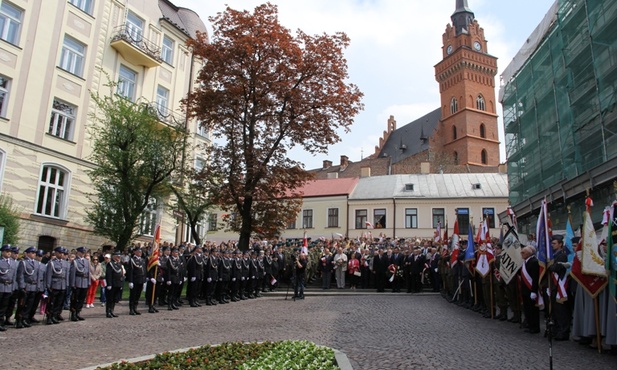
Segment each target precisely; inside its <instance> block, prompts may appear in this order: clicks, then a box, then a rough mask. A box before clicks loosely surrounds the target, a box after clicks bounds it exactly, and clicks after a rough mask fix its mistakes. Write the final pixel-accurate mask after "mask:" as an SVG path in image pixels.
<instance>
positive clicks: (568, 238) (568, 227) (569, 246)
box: [564, 217, 574, 274]
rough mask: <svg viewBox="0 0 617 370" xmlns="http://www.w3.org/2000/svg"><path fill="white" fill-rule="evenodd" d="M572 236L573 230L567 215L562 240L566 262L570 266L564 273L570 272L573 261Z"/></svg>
mask: <svg viewBox="0 0 617 370" xmlns="http://www.w3.org/2000/svg"><path fill="white" fill-rule="evenodd" d="M572 238H574V231H573V230H572V223H571V222H570V217H568V222H567V223H566V236H565V238H564V239H565V240H564V244H565V246H566V253H567V255H568V263H569V264H570V267H568V270H567V272H566V274H570V271H571V270H572V263H573V262H574V246H573V245H572Z"/></svg>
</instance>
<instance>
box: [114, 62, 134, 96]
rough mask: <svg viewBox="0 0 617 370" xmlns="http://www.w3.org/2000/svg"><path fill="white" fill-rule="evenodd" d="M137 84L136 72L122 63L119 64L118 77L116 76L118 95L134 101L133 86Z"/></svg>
mask: <svg viewBox="0 0 617 370" xmlns="http://www.w3.org/2000/svg"><path fill="white" fill-rule="evenodd" d="M136 85H137V72H134V71H133V70H131V69H130V68H127V67H125V66H123V65H121V66H120V77H119V78H118V91H117V93H118V95H120V96H122V97H124V98H127V99H129V100H130V101H135V86H136Z"/></svg>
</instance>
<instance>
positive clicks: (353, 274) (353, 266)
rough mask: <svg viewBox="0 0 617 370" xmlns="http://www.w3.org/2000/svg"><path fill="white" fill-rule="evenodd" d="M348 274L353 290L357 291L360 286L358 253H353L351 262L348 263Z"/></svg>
mask: <svg viewBox="0 0 617 370" xmlns="http://www.w3.org/2000/svg"><path fill="white" fill-rule="evenodd" d="M347 273H349V284H350V285H351V289H353V290H355V289H356V287H357V285H358V280H359V279H360V277H359V276H358V275H359V274H360V260H358V258H357V256H356V253H351V255H350V259H349V262H348V263H347Z"/></svg>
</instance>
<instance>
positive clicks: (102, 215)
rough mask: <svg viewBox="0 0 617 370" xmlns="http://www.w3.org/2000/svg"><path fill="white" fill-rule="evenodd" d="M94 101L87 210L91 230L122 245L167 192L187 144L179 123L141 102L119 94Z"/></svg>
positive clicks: (130, 237) (131, 238) (117, 244)
mask: <svg viewBox="0 0 617 370" xmlns="http://www.w3.org/2000/svg"><path fill="white" fill-rule="evenodd" d="M92 99H93V100H94V102H95V103H96V105H97V108H98V109H97V114H96V115H94V116H93V118H94V120H95V124H94V125H92V126H91V127H90V133H91V135H92V143H93V144H92V155H91V157H90V160H91V161H92V162H94V164H95V165H96V167H95V168H94V169H92V170H90V171H89V173H88V175H89V176H90V179H91V181H92V186H93V189H94V192H93V193H92V194H90V200H91V202H92V205H91V207H90V208H89V209H87V210H86V213H87V221H88V222H89V223H90V224H91V225H92V226H93V227H94V232H95V233H96V234H98V235H102V236H105V237H107V238H109V239H110V240H111V241H113V242H115V243H116V248H117V249H123V248H124V247H126V246H127V245H128V244H129V243H130V242H131V241H132V240H133V239H134V238H135V237H136V236H137V232H138V226H139V220H140V216H141V215H142V213H143V212H144V210H145V209H146V208H147V207H148V204H149V202H151V200H152V199H154V198H159V199H160V198H162V197H165V196H167V195H168V194H169V187H168V184H169V182H170V179H171V176H172V174H173V173H174V171H175V170H176V169H177V168H178V167H179V166H180V162H181V157H182V155H181V154H182V150H183V148H184V146H185V145H186V130H185V127H184V125H183V124H172V125H169V124H166V123H164V122H162V121H161V120H160V119H159V117H158V115H157V111H156V109H153V107H152V106H151V105H150V104H148V103H146V102H137V103H134V102H131V101H130V100H127V99H125V98H123V97H121V96H119V95H108V96H107V95H105V96H101V95H98V94H92Z"/></svg>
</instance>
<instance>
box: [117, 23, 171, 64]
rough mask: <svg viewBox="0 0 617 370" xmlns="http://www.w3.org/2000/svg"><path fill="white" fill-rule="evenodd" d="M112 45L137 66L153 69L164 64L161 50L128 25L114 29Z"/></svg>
mask: <svg viewBox="0 0 617 370" xmlns="http://www.w3.org/2000/svg"><path fill="white" fill-rule="evenodd" d="M110 45H111V47H112V48H114V49H116V50H117V51H118V53H120V55H122V56H123V57H124V59H126V60H127V61H129V62H130V63H133V64H135V65H140V66H144V67H146V68H152V67H158V66H160V65H161V63H162V60H161V48H160V47H158V46H157V45H156V44H154V43H153V42H151V41H149V40H148V39H146V38H145V37H143V36H142V35H141V34H139V33H137V32H135V30H134V29H131V28H129V27H128V26H127V25H122V26H120V27H116V28H115V29H114V34H113V36H112V38H111V43H110Z"/></svg>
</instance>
